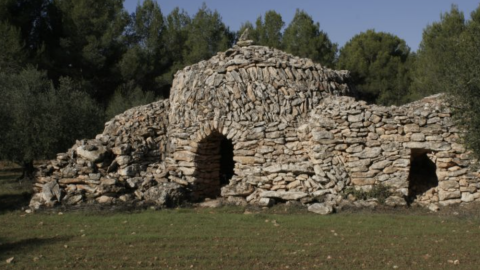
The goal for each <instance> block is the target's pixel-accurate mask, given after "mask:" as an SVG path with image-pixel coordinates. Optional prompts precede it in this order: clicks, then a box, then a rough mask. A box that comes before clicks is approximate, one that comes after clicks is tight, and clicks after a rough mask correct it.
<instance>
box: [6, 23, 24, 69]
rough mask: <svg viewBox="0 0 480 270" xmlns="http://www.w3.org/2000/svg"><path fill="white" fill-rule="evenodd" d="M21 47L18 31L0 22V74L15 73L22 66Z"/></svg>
mask: <svg viewBox="0 0 480 270" xmlns="http://www.w3.org/2000/svg"><path fill="white" fill-rule="evenodd" d="M22 58H23V45H22V42H21V39H20V31H19V30H18V29H17V28H16V27H14V26H12V25H9V24H8V23H6V22H0V72H15V71H17V70H19V68H20V66H21V65H22V62H23V61H22Z"/></svg>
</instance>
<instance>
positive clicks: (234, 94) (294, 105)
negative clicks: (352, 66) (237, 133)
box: [170, 46, 353, 124]
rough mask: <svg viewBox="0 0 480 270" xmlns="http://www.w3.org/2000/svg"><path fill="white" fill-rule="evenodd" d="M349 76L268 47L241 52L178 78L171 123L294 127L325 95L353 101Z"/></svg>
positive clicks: (226, 54) (213, 60)
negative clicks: (223, 120) (282, 124)
mask: <svg viewBox="0 0 480 270" xmlns="http://www.w3.org/2000/svg"><path fill="white" fill-rule="evenodd" d="M348 80H349V73H348V72H347V71H335V70H331V69H328V68H325V67H323V66H321V65H320V64H315V63H313V62H312V60H310V59H305V58H299V57H295V56H292V55H290V54H287V53H285V52H283V51H280V50H277V49H272V48H268V47H263V46H247V47H239V46H235V47H233V48H232V49H229V50H227V51H226V52H221V53H218V54H217V55H216V56H214V57H212V58H211V59H209V60H207V61H201V62H199V63H197V64H194V65H192V66H188V67H186V68H184V69H183V70H181V71H179V72H177V74H176V75H175V79H174V82H173V86H172V89H171V97H170V103H171V105H172V110H171V113H170V123H171V124H176V123H180V122H181V123H186V124H189V123H192V122H196V121H203V120H206V119H210V120H212V119H218V118H220V117H224V118H226V119H228V120H232V119H233V120H235V121H237V122H238V121H253V122H257V121H281V120H284V121H291V120H293V119H294V118H296V117H297V116H299V115H303V116H305V115H306V114H307V113H308V112H309V111H310V110H311V109H313V108H314V107H315V106H316V105H317V104H318V102H319V100H321V99H322V96H323V95H325V94H336V95H353V91H352V90H351V89H350V87H349V86H348Z"/></svg>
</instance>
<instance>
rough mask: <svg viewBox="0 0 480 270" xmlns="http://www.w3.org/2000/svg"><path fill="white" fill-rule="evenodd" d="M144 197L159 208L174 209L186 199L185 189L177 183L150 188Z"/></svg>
mask: <svg viewBox="0 0 480 270" xmlns="http://www.w3.org/2000/svg"><path fill="white" fill-rule="evenodd" d="M143 197H144V199H145V201H146V202H150V203H155V204H156V205H158V206H166V207H174V206H177V205H179V204H180V203H182V201H183V200H184V199H185V189H184V188H183V186H181V185H179V184H177V183H162V184H159V185H157V186H153V187H151V188H149V189H148V190H147V191H145V193H144V194H143Z"/></svg>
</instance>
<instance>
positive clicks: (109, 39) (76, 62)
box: [54, 0, 128, 103]
mask: <svg viewBox="0 0 480 270" xmlns="http://www.w3.org/2000/svg"><path fill="white" fill-rule="evenodd" d="M55 4H56V7H57V8H58V10H59V12H60V13H61V14H62V22H61V25H60V26H59V27H60V28H61V33H60V37H59V43H58V44H57V46H58V47H57V49H56V50H55V60H57V61H58V62H57V63H55V65H56V67H57V68H58V69H59V70H60V72H59V74H58V77H61V76H68V77H71V78H72V79H73V80H75V81H77V82H81V81H87V82H88V83H89V84H90V86H91V89H89V91H90V92H91V93H92V96H94V97H95V98H96V99H97V100H98V101H100V102H102V103H104V102H105V101H106V99H107V98H108V97H109V96H110V95H111V94H112V93H113V92H114V90H115V89H116V87H117V86H118V85H119V84H120V83H121V76H119V74H118V73H117V68H116V65H117V63H118V61H119V60H120V59H121V55H122V54H123V53H124V51H125V48H124V42H123V39H124V36H123V35H124V33H125V27H126V26H127V23H128V15H127V13H126V12H125V11H124V10H123V1H122V0H106V1H96V0H85V1H75V0H57V1H55ZM57 65H58V66H57ZM54 79H56V78H54Z"/></svg>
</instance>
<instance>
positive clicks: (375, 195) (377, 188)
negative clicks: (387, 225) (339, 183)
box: [344, 184, 392, 204]
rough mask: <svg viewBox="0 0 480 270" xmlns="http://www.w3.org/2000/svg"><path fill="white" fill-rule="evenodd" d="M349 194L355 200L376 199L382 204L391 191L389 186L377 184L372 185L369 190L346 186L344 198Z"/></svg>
mask: <svg viewBox="0 0 480 270" xmlns="http://www.w3.org/2000/svg"><path fill="white" fill-rule="evenodd" d="M349 194H351V195H353V196H354V197H355V198H356V199H357V200H368V199H377V200H378V202H379V203H382V204H383V203H385V200H386V199H387V198H388V197H390V196H391V195H392V192H391V191H390V188H389V187H387V186H385V185H382V184H378V185H374V186H373V187H372V189H370V190H369V191H365V190H362V189H355V188H354V187H348V188H346V189H345V191H344V197H345V198H346V197H347V196H348V195H349Z"/></svg>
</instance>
